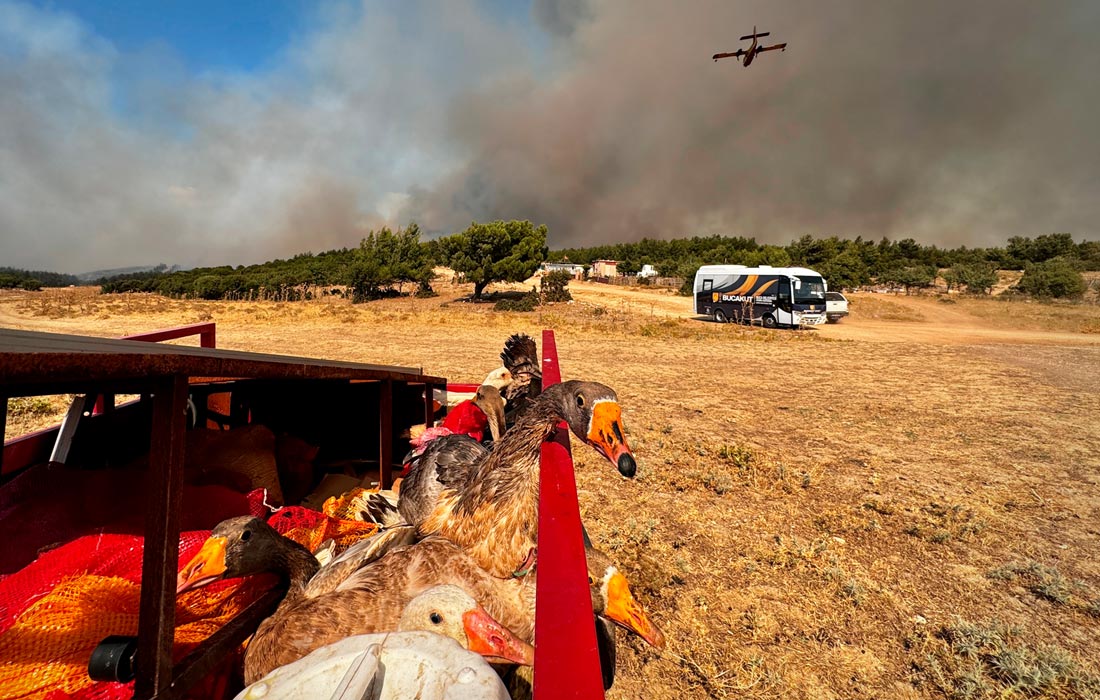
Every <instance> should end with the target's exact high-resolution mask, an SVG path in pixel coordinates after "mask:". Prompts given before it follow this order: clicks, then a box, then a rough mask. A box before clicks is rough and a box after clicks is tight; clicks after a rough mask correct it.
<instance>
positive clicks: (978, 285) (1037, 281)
mask: <svg viewBox="0 0 1100 700" xmlns="http://www.w3.org/2000/svg"><path fill="white" fill-rule="evenodd" d="M550 259H551V260H552V261H555V262H560V261H564V260H568V261H569V262H572V263H577V264H581V265H590V264H591V263H592V262H594V261H596V260H618V261H619V265H618V266H617V269H618V271H619V272H620V273H622V274H634V273H636V272H637V271H639V270H640V269H641V268H642V266H643V265H653V266H654V267H655V268H656V270H657V272H658V274H659V275H661V276H663V277H681V278H683V279H684V280H685V287H687V288H690V284H691V281H692V280H693V279H694V277H695V272H696V271H697V270H698V269H699V267H700V266H701V265H719V264H739V265H746V266H750V267H752V266H757V265H771V266H773V267H787V266H802V267H809V268H812V269H814V270H816V271H818V272H820V273H821V274H822V275H823V276H824V277H825V279H826V281H827V282H828V284H829V287H830V288H832V289H854V288H856V287H861V286H866V285H869V284H872V283H878V284H889V285H893V286H897V287H903V288H904V289H905V290H906V292H908V291H910V290H911V289H917V288H921V287H929V286H931V285H932V284H933V283H934V281H935V280H936V278H937V276H941V271H943V272H942V279H943V280H944V281H945V282H946V284H947V285H948V288H949V289H950V288H959V289H963V288H965V289H966V290H967V291H970V292H973V293H981V294H987V293H989V292H990V291H991V290H992V288H993V286H994V285H995V284H996V283H997V274H996V271H997V270H1023V271H1024V273H1025V274H1024V277H1023V279H1022V280H1021V282H1020V291H1023V292H1026V293H1029V294H1034V295H1037V296H1077V295H1080V294H1081V293H1082V292H1083V291H1084V281H1083V280H1082V278H1081V275H1080V274H1079V273H1080V272H1081V271H1085V270H1100V242H1098V241H1082V242H1080V243H1077V242H1075V241H1074V240H1073V236H1072V235H1071V234H1068V233H1052V234H1045V235H1040V236H1037V237H1035V238H1030V237H1025V236H1015V237H1013V238H1010V239H1009V240H1008V243H1007V245H1005V246H1003V247H993V248H968V247H966V246H960V247H957V248H940V247H938V246H934V245H921V244H919V243H917V242H916V241H915V240H913V239H911V238H907V239H904V240H901V241H891V240H889V239H887V238H883V239H882V240H880V241H878V242H875V241H870V240H864V239H862V238H855V239H845V238H839V237H837V236H830V237H827V238H814V237H812V236H808V235H807V236H802V237H801V238H799V239H797V240H794V241H792V242H791V243H790V244H788V245H786V246H778V245H770V244H759V243H757V242H756V239H754V238H745V237H741V236H736V237H729V236H695V237H692V238H679V239H673V240H657V239H650V238H644V239H642V240H640V241H638V242H635V243H616V244H611V245H602V246H592V247H586V248H562V249H560V250H555V251H553V252H552V253H551V255H550ZM689 293H690V291H689Z"/></svg>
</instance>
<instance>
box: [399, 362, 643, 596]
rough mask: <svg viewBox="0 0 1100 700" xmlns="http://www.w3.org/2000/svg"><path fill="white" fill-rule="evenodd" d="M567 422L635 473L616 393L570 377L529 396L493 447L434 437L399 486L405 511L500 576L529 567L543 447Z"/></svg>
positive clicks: (622, 469) (626, 472)
mask: <svg viewBox="0 0 1100 700" xmlns="http://www.w3.org/2000/svg"><path fill="white" fill-rule="evenodd" d="M562 420H564V421H565V422H566V423H567V424H568V425H569V428H570V429H571V430H572V431H573V433H574V434H575V435H576V436H577V437H578V438H580V439H582V440H584V441H585V442H587V443H588V444H589V445H592V446H593V447H594V448H595V449H596V450H597V451H598V452H599V453H600V454H602V455H603V456H604V457H606V458H607V459H608V460H609V461H610V462H611V463H612V464H615V465H616V466H617V467H618V469H619V473H620V474H622V475H623V476H626V477H633V476H634V474H635V471H636V470H637V464H636V463H635V461H634V455H633V454H632V453H631V452H630V447H629V446H628V445H627V443H626V437H625V436H624V434H623V427H622V417H621V409H620V408H619V403H618V400H617V398H616V396H615V392H614V391H613V390H612V389H610V388H609V387H607V386H604V385H603V384H598V383H596V382H581V381H568V382H563V383H561V384H555V385H554V386H552V387H550V388H549V389H547V390H546V391H544V392H543V393H542V394H540V395H539V396H538V397H536V398H535V399H534V400H533V401H531V403H530V404H529V405H528V409H527V410H526V411H525V412H524V413H523V414H522V415H521V416H520V418H519V420H518V422H517V423H516V425H515V426H514V427H513V428H512V429H511V430H509V431H508V432H507V433H505V435H504V437H503V438H501V440H500V441H499V442H498V443H497V444H496V445H495V446H494V447H493V450H492V451H489V450H487V449H485V448H484V447H482V446H481V445H478V444H477V443H476V442H474V441H473V440H470V439H469V438H466V437H462V436H456V435H450V436H445V437H441V438H439V439H437V440H435V441H433V442H432V443H431V444H430V445H429V446H428V449H427V450H425V452H424V454H423V455H421V457H420V461H419V462H418V463H417V464H416V466H415V467H413V469H412V470H411V471H410V472H409V475H408V476H407V477H406V478H405V480H404V481H403V482H402V484H401V494H400V497H399V499H398V503H397V507H398V510H399V511H400V513H401V516H402V517H403V518H404V519H405V522H407V523H409V524H410V525H413V526H415V527H416V528H417V532H418V533H419V534H420V535H421V536H427V535H433V534H438V535H442V536H444V537H446V538H447V539H450V540H451V541H453V542H455V543H457V544H458V545H460V546H461V547H462V548H463V549H465V550H466V553H467V554H469V555H470V556H471V557H473V558H474V560H475V561H476V562H477V563H478V564H479V565H480V566H481V567H482V568H484V569H485V570H487V571H489V572H490V573H492V574H493V575H494V576H498V577H502V578H503V577H508V576H510V575H512V573H513V572H516V571H517V570H518V569H525V568H527V567H525V566H523V562H525V561H527V560H528V559H529V557H530V555H531V553H532V551H533V550H534V547H535V541H536V538H537V535H538V505H539V479H538V474H539V454H540V446H541V445H542V443H543V442H544V441H545V440H546V438H547V437H549V435H550V434H551V433H552V432H553V430H554V428H555V427H556V426H557V424H558V423H559V422H560V421H562Z"/></svg>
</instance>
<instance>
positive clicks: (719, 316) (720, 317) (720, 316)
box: [714, 309, 730, 323]
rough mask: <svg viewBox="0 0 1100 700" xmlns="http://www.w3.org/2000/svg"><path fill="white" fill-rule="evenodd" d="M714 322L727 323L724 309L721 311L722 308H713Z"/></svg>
mask: <svg viewBox="0 0 1100 700" xmlns="http://www.w3.org/2000/svg"><path fill="white" fill-rule="evenodd" d="M714 322H715V323H729V322H730V320H729V319H728V318H726V312H725V311H722V309H715V310H714Z"/></svg>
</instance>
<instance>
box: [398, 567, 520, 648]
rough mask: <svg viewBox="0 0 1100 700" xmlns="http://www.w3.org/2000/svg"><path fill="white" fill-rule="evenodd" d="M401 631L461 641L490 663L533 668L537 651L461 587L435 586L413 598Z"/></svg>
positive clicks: (401, 622)
mask: <svg viewBox="0 0 1100 700" xmlns="http://www.w3.org/2000/svg"><path fill="white" fill-rule="evenodd" d="M398 630H400V631H402V632H406V631H412V630H423V631H426V632H435V633H436V634H441V635H443V636H445V637H450V638H451V639H453V640H455V641H456V642H458V643H459V644H460V645H461V646H462V648H463V649H467V650H469V651H472V652H475V653H478V654H481V655H482V656H484V657H485V658H486V660H487V661H491V662H508V663H515V664H520V665H522V666H530V665H532V664H533V663H534V662H535V648H534V647H533V646H531V645H530V644H528V643H527V642H524V641H523V640H521V639H520V638H519V637H517V636H516V635H514V634H512V632H510V631H509V630H508V629H507V628H506V627H504V625H502V624H500V623H499V622H497V621H496V620H494V619H493V618H492V617H490V616H489V613H487V612H485V608H483V607H481V605H480V604H479V603H478V602H477V601H476V600H474V599H473V598H472V597H471V596H470V594H468V593H467V592H466V591H464V590H462V589H461V588H459V587H458V586H452V585H449V584H448V585H443V586H435V587H433V588H429V589H428V590H426V591H424V592H423V593H421V594H420V595H418V596H416V597H415V598H413V599H412V600H411V601H409V603H408V604H407V605H406V606H405V609H404V611H402V613H401V620H400V621H399V622H398Z"/></svg>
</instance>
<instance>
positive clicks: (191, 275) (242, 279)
mask: <svg viewBox="0 0 1100 700" xmlns="http://www.w3.org/2000/svg"><path fill="white" fill-rule="evenodd" d="M547 252H548V250H547V247H546V227H545V226H535V225H534V224H532V223H531V222H530V221H492V222H488V223H477V222H475V223H472V224H470V226H469V227H468V228H467V229H466V230H465V231H462V232H460V233H456V234H454V235H452V236H446V237H443V238H437V239H433V240H430V241H421V231H420V227H419V226H417V225H416V224H415V223H412V224H409V225H408V226H407V227H405V228H397V229H396V230H393V229H390V228H388V227H383V228H381V229H379V230H378V231H373V230H372V231H370V232H369V233H368V234H367V236H366V237H365V238H363V239H362V240H361V241H360V243H359V247H357V248H342V249H339V250H331V251H327V252H324V253H319V254H316V255H314V254H313V253H302V254H301V255H296V256H294V257H292V258H289V259H286V260H272V261H270V262H266V263H262V264H258V265H248V266H237V267H231V266H222V267H202V268H195V269H192V270H182V271H174V272H166V271H163V270H162V271H153V272H140V273H133V274H126V275H116V276H114V277H110V278H107V279H103V280H99V281H98V282H99V284H100V288H101V290H102V291H103V292H104V293H115V292H154V293H157V294H163V295H166V296H171V297H191V298H199V299H226V300H237V299H274V300H279V301H298V300H302V299H311V298H314V297H315V296H318V295H327V294H346V295H348V296H350V297H351V300H352V301H353V302H357V303H358V302H365V301H371V300H374V299H382V298H384V297H388V296H396V295H401V294H405V293H415V294H417V295H420V296H431V295H433V294H434V293H435V292H434V291H433V290H432V287H431V283H432V279H433V277H434V273H433V271H432V269H433V268H434V267H435V266H437V265H443V266H446V267H449V268H451V269H453V270H454V271H455V273H456V274H458V275H459V276H460V277H461V278H462V279H463V280H464V281H467V282H472V283H473V285H474V295H475V296H476V297H481V296H482V294H483V292H484V290H485V288H486V287H487V286H488V285H489V284H492V283H493V282H522V281H523V280H525V279H527V278H528V277H530V276H531V275H532V274H534V272H535V270H537V269H538V266H539V264H540V263H542V262H543V260H545V259H546V255H547Z"/></svg>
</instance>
